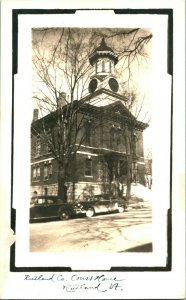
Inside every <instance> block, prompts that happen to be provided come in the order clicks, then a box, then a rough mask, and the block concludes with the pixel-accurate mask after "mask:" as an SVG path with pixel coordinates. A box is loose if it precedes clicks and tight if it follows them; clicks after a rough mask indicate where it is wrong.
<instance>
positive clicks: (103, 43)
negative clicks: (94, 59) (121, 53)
mask: <svg viewBox="0 0 186 300" xmlns="http://www.w3.org/2000/svg"><path fill="white" fill-rule="evenodd" d="M96 51H110V52H113V53H114V51H113V50H112V49H111V48H110V47H108V46H107V44H106V42H105V39H104V38H102V40H101V44H100V45H99V47H97V48H96V49H95V50H94V52H96Z"/></svg>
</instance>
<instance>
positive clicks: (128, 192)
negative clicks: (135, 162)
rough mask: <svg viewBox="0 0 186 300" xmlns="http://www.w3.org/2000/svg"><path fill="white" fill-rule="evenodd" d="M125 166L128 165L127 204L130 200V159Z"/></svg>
mask: <svg viewBox="0 0 186 300" xmlns="http://www.w3.org/2000/svg"><path fill="white" fill-rule="evenodd" d="M127 164H128V166H127V191H126V198H127V202H128V201H129V199H130V198H131V177H132V172H131V160H130V158H128V162H127Z"/></svg>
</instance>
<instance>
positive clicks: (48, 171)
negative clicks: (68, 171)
mask: <svg viewBox="0 0 186 300" xmlns="http://www.w3.org/2000/svg"><path fill="white" fill-rule="evenodd" d="M51 177H52V164H51V163H49V164H45V165H44V179H49V178H51Z"/></svg>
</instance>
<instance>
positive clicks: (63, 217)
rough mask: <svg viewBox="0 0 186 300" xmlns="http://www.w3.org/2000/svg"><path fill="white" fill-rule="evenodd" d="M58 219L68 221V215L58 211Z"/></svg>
mask: <svg viewBox="0 0 186 300" xmlns="http://www.w3.org/2000/svg"><path fill="white" fill-rule="evenodd" d="M59 218H60V220H62V221H65V220H68V219H69V214H68V213H67V212H66V211H60V212H59Z"/></svg>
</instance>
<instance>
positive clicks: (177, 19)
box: [1, 1, 185, 299]
mask: <svg viewBox="0 0 186 300" xmlns="http://www.w3.org/2000/svg"><path fill="white" fill-rule="evenodd" d="M13 2H14V3H15V1H13ZM13 2H9V1H7V3H6V5H5V3H4V6H3V14H2V38H3V42H4V47H3V48H2V56H3V57H4V58H5V57H9V58H10V57H11V47H10V45H11V9H12V8H18V7H20V8H23V7H25V8H26V7H28V8H30V5H31V6H32V5H33V2H34V1H31V2H30V1H28V2H27V3H26V4H25V2H16V4H14V3H13ZM71 3H72V2H71ZM71 3H70V4H69V6H68V8H74V4H73V3H72V4H71ZM118 3H119V1H118ZM137 3H139V2H136V1H132V3H130V7H131V8H136V7H139V6H138V5H139V4H137ZM155 3H156V4H155ZM157 3H158V8H161V7H162V8H165V7H168V8H170V7H173V8H174V24H175V26H174V39H175V43H176V45H180V46H179V47H178V46H177V47H175V52H174V57H175V63H174V70H175V81H174V82H175V83H174V99H176V105H175V102H174V120H173V121H174V132H173V134H174V135H173V145H174V152H173V155H174V157H173V158H174V160H173V170H174V173H173V184H174V185H173V209H174V210H173V229H174V230H173V271H172V272H171V273H170V274H169V275H168V274H165V273H161V272H158V273H153V274H151V276H150V274H149V273H148V272H147V273H146V274H143V276H141V273H140V274H138V273H131V275H130V273H129V274H128V273H125V276H126V277H127V278H128V282H129V284H128V286H127V289H128V290H127V294H125V295H123V294H122V295H121V297H123V298H130V297H133V298H136V299H139V298H140V297H144V295H145V296H147V295H148V296H147V297H148V298H149V299H150V298H151V297H152V291H153V297H160V298H162V297H164V296H166V298H167V297H170V298H173V297H174V298H175V297H176V298H177V297H181V296H182V295H183V288H184V285H181V282H182V283H184V281H183V280H184V277H183V266H184V238H185V235H183V236H184V238H183V240H182V239H181V236H182V235H181V233H184V202H183V197H184V194H183V186H184V185H183V183H184V176H185V172H184V169H183V165H184V164H183V160H184V159H183V157H184V156H183V153H184V145H183V141H182V140H180V138H179V135H178V134H177V133H178V132H180V130H181V132H183V125H184V121H183V120H184V104H183V103H184V102H183V87H184V72H182V71H180V70H182V64H183V60H184V59H183V57H184V52H183V51H184V44H183V42H182V41H180V38H179V37H180V36H181V37H183V36H184V29H183V28H184V26H181V25H180V24H183V22H184V15H183V13H182V12H183V11H184V5H183V4H184V3H183V1H175V2H174V1H160V2H159V1H158V2H157V1H156V2H154V3H153V2H152V3H151V5H150V4H148V7H149V8H150V6H151V7H152V8H154V7H157ZM175 3H176V4H175ZM34 4H35V5H34V8H36V7H37V8H39V7H41V8H43V4H41V3H40V2H38V1H37V2H36V3H34ZM110 4H111V7H112V1H110V2H109V3H108V2H107V5H108V6H109V5H110ZM80 5H83V6H84V5H85V6H86V7H88V6H91V3H90V4H87V3H86V4H81V3H78V4H76V7H78V6H80ZM87 5H88V6H87ZM146 5H147V2H146V1H141V2H140V8H146V7H147V6H146ZM96 6H97V5H96ZM98 6H102V7H100V8H103V4H102V3H100V4H98ZM114 6H115V8H116V7H120V8H123V6H124V5H123V4H116V3H115V4H114ZM56 7H57V8H59V7H61V1H60V3H59V2H58V3H57V4H56ZM93 7H94V6H93ZM127 7H129V6H127ZM45 8H51V3H49V2H48V1H46V2H45ZM133 26H134V23H133ZM7 32H9V34H8V35H7ZM177 32H179V35H178V34H177ZM183 39H184V38H183ZM28 40H29V38H28ZM7 46H8V47H7ZM180 58H181V59H182V60H181V61H180ZM2 70H3V71H5V70H6V71H7V76H3V80H2V95H3V102H2V105H1V108H2V109H1V111H2V126H1V129H2V135H1V138H2V141H3V145H4V146H3V148H2V150H1V162H2V164H1V165H2V170H3V173H2V174H3V176H2V178H1V184H2V192H1V193H3V194H1V195H3V197H4V199H6V200H7V202H6V203H9V199H10V198H9V196H10V189H9V187H10V180H9V179H8V178H10V177H11V176H10V175H11V174H10V159H9V158H10V157H11V151H10V140H9V139H7V136H8V137H10V136H11V125H10V124H11V114H10V111H11V60H10V61H7V60H5V61H2ZM181 72H182V76H181V74H180V73H181ZM3 74H4V73H3ZM168 81H169V79H168ZM180 82H181V83H180ZM18 87H19V84H18V85H17V89H18ZM180 87H181V88H180ZM28 88H29V87H28ZM165 93H166V91H165ZM24 96H25V95H24ZM25 97H26V98H27V99H28V98H29V97H28V94H27V96H25ZM24 99H25V98H24ZM162 100H163V99H162ZM162 103H164V102H162ZM163 107H164V106H163ZM166 107H167V106H166V105H165V108H162V107H161V108H162V110H163V109H166ZM19 109H20V111H21V110H22V107H21V106H19ZM162 110H161V111H159V112H162ZM24 112H25V111H24ZM178 120H179V123H178ZM25 122H26V120H25ZM21 124H22V123H21ZM180 125H181V126H180ZM160 129H162V128H160ZM165 130H166V129H165ZM163 138H164V135H163V134H162V136H161V139H162V141H163ZM18 140H19V135H17V137H16V142H17V141H18ZM27 142H28V143H27ZM27 142H26V143H25V140H24V145H25V146H26V147H27V148H26V151H28V149H29V147H28V145H29V140H27ZM22 144H23V140H22V139H21V138H20V144H19V145H22ZM166 153H167V151H165V154H166ZM5 157H6V158H8V159H2V158H5ZM157 157H158V155H157ZM178 157H179V158H180V159H178ZM175 158H177V159H175ZM181 158H182V159H181ZM25 163H27V159H25ZM15 169H16V168H15ZM19 174H20V173H19ZM163 175H164V176H165V177H163V178H162V180H164V178H166V176H167V174H163ZM27 176H28V177H29V172H27ZM17 184H18V185H19V181H17ZM21 188H22V186H21ZM17 191H18V190H17ZM24 191H25V194H24V195H26V193H27V192H28V190H27V188H26V187H25V189H24ZM166 192H167V191H166ZM178 195H179V197H178ZM159 196H160V197H161V196H162V195H161V192H160V194H159ZM15 199H16V198H15ZM17 199H18V198H17ZM14 205H15V206H17V204H16V203H14ZM19 205H20V204H19ZM167 206H168V205H167V204H165V209H166V208H167ZM3 211H4V218H3V221H5V222H3V225H4V226H5V228H9V226H7V225H8V223H9V221H8V219H9V215H8V213H9V208H8V206H7V205H6V204H4V210H3ZM26 217H27V216H25V218H26ZM178 220H179V222H178ZM24 230H25V233H26V234H27V228H25V229H24ZM7 232H8V229H7V231H5V234H4V235H3V236H5V235H6V233H7ZM178 232H179V233H180V235H181V236H180V235H179V234H177V233H178ZM21 233H23V229H21ZM20 238H21V235H20ZM25 247H26V246H25ZM178 248H179V258H180V257H181V258H182V259H178V257H177V250H178ZM1 249H2V248H1ZM25 250H26V249H25ZM23 252H24V249H23ZM2 253H3V254H4V252H2ZM5 257H7V256H5ZM83 258H84V257H83ZM159 258H160V257H159V255H158V257H157V259H158V262H159ZM26 259H27V260H28V259H30V258H29V257H26ZM163 260H164V258H163ZM57 261H58V257H56V262H57ZM58 262H59V261H58ZM20 263H21V264H22V263H23V264H24V262H23V261H20ZM36 265H37V264H36ZM120 265H121V264H120ZM180 271H181V272H182V273H181V277H180ZM178 274H179V278H180V284H178V285H177V284H176V286H175V285H174V284H173V283H174V280H176V278H177V275H178ZM14 275H16V277H15V276H14ZM7 276H9V277H8V279H9V280H8V281H7V287H8V286H9V284H10V283H11V282H12V280H14V278H16V280H18V282H20V281H19V280H20V279H21V278H20V274H19V276H18V274H9V275H7ZM131 276H132V278H133V280H134V278H135V279H136V280H137V283H136V291H134V287H133V285H132V282H133V280H131ZM5 278H6V273H5ZM140 278H143V281H144V280H145V281H146V282H145V283H146V284H145V288H144V282H143V281H141V280H140ZM154 283H155V284H156V285H157V286H158V287H159V288H158V289H155V288H154ZM170 283H172V284H170ZM147 285H148V287H149V289H148V288H147ZM30 287H31V285H30ZM33 287H34V286H33ZM150 288H151V289H150ZM57 290H58V289H57ZM22 291H23V294H24V295H25V296H24V297H26V298H28V297H29V295H28V292H27V290H26V286H25V285H23V288H22ZM5 295H6V296H7V295H8V297H9V298H12V297H15V295H16V296H17V298H19V297H20V296H21V295H22V293H20V291H19V290H18V289H16V290H15V289H14V294H12V293H11V290H10V289H8V290H7V289H6V293H5ZM30 295H33V296H34V295H35V296H36V295H37V293H36V292H34V289H33V290H32V293H31V294H30ZM43 295H44V294H42V293H41V294H39V295H37V297H38V298H42V297H44V296H43ZM45 295H46V294H45ZM33 296H32V298H34V297H33ZM98 296H99V295H98ZM48 297H49V298H50V297H51V293H49V294H48ZM48 297H47V298H48ZM52 297H53V295H52ZM55 297H56V298H63V296H61V294H60V296H58V295H56V294H55ZM73 297H74V296H73ZM76 297H77V295H76V296H75V298H76ZM117 297H118V295H117ZM118 298H119V297H118Z"/></svg>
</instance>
